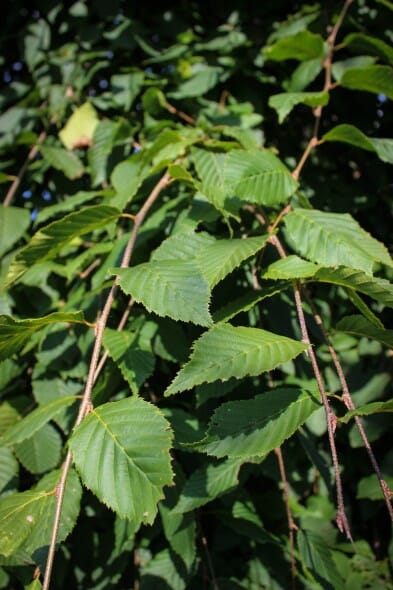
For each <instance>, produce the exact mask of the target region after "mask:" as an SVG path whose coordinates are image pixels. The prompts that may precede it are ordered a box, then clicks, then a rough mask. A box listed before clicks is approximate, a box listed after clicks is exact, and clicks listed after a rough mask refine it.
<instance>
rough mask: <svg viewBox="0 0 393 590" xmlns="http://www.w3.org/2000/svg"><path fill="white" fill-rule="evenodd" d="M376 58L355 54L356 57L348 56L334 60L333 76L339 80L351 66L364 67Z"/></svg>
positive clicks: (372, 63) (373, 62) (372, 62)
mask: <svg viewBox="0 0 393 590" xmlns="http://www.w3.org/2000/svg"><path fill="white" fill-rule="evenodd" d="M375 61H376V58H375V57H371V55H357V56H356V57H349V58H347V59H343V60H340V61H334V62H333V64H332V75H333V78H334V79H335V80H336V81H337V82H340V80H341V78H342V77H343V75H344V74H345V72H346V71H347V70H352V69H353V68H366V67H369V66H372V65H374V64H375Z"/></svg>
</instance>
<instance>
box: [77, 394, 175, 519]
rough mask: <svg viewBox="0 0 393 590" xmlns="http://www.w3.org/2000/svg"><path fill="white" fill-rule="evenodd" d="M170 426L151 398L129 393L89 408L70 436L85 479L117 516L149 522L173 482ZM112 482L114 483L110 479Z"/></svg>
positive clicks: (87, 484) (79, 468)
mask: <svg viewBox="0 0 393 590" xmlns="http://www.w3.org/2000/svg"><path fill="white" fill-rule="evenodd" d="M171 440H172V432H171V429H170V425H169V423H168V422H167V420H166V419H165V418H164V417H163V415H162V414H161V412H160V411H159V410H158V408H156V407H155V406H153V405H152V404H150V403H148V402H146V401H144V400H143V399H141V398H137V397H132V398H126V399H123V400H121V401H117V402H111V403H107V404H103V405H101V406H99V407H98V408H96V409H94V410H92V411H91V412H90V413H89V414H88V416H87V417H86V418H85V419H84V420H83V422H82V423H81V424H80V426H78V427H77V428H76V429H75V431H74V434H73V436H72V438H71V440H70V449H71V452H72V455H73V458H74V462H75V465H76V466H77V468H78V471H79V473H80V474H81V477H82V480H83V483H84V484H85V485H86V486H87V487H88V488H89V489H91V490H92V491H93V492H94V493H95V494H96V495H97V497H98V498H99V499H100V500H101V501H102V502H103V503H104V504H107V505H108V506H109V507H110V508H112V509H113V510H114V511H115V512H116V513H117V514H118V515H119V516H121V517H123V518H129V519H130V520H134V521H135V522H138V523H141V522H148V523H150V524H151V523H152V522H153V520H154V518H155V515H156V513H157V502H158V501H159V500H160V499H161V498H163V492H162V489H163V487H164V486H165V485H171V483H172V471H171V458H170V455H169V449H170V445H171ZM115 483H116V485H114V484H115Z"/></svg>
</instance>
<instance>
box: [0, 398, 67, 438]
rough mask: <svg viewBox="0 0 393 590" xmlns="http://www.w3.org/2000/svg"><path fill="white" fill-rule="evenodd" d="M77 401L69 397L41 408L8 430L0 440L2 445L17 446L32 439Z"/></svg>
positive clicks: (56, 400)
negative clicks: (38, 431)
mask: <svg viewBox="0 0 393 590" xmlns="http://www.w3.org/2000/svg"><path fill="white" fill-rule="evenodd" d="M75 400H76V397H75V396H74V395H69V396H67V397H60V398H58V399H55V400H54V401H51V402H49V403H48V404H44V405H42V406H39V407H38V408H36V409H35V410H33V411H32V412H30V414H28V415H27V416H26V417H25V418H23V420H20V421H18V422H17V423H16V424H14V425H13V426H11V428H9V429H8V430H6V432H5V433H4V434H3V436H2V437H1V438H0V444H3V445H15V444H17V443H21V442H22V441H24V440H26V439H28V438H30V437H31V436H32V435H33V434H35V433H36V432H37V430H39V429H40V428H42V427H43V426H44V425H45V424H46V423H47V422H49V421H50V420H53V418H55V417H56V416H57V415H58V414H60V413H61V412H62V411H63V410H64V409H65V408H68V407H69V406H70V405H72V404H73V403H74V402H75Z"/></svg>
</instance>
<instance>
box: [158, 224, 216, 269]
mask: <svg viewBox="0 0 393 590" xmlns="http://www.w3.org/2000/svg"><path fill="white" fill-rule="evenodd" d="M214 242H215V239H214V238H213V236H211V235H209V234H207V233H205V232H198V233H197V232H193V231H188V232H179V233H176V234H174V235H172V236H170V237H169V238H167V239H166V240H164V241H163V242H161V244H160V246H159V247H158V248H157V249H156V250H154V252H153V254H152V256H151V260H152V261H154V262H158V261H159V260H194V259H195V257H196V255H197V253H198V252H199V250H202V249H204V248H206V246H208V245H210V244H212V243H214Z"/></svg>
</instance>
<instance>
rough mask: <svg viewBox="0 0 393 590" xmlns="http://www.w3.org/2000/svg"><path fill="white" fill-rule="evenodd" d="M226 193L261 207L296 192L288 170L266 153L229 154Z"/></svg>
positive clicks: (264, 151) (270, 154) (256, 151)
mask: <svg viewBox="0 0 393 590" xmlns="http://www.w3.org/2000/svg"><path fill="white" fill-rule="evenodd" d="M224 182H225V188H226V192H227V193H228V194H231V193H233V194H235V195H236V196H237V197H239V198H241V199H242V200H246V201H250V202H252V203H258V204H260V205H269V206H271V205H277V204H279V203H282V202H284V201H286V200H287V199H288V198H289V197H290V196H291V195H293V193H294V192H295V191H296V188H297V182H296V181H295V180H294V179H293V178H292V176H291V174H290V172H289V170H288V168H287V167H286V166H285V164H283V163H282V162H281V160H279V159H278V158H277V157H276V156H275V155H274V154H272V152H269V151H268V150H247V151H245V150H232V151H231V152H229V154H228V155H227V156H226V158H225V170H224Z"/></svg>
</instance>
